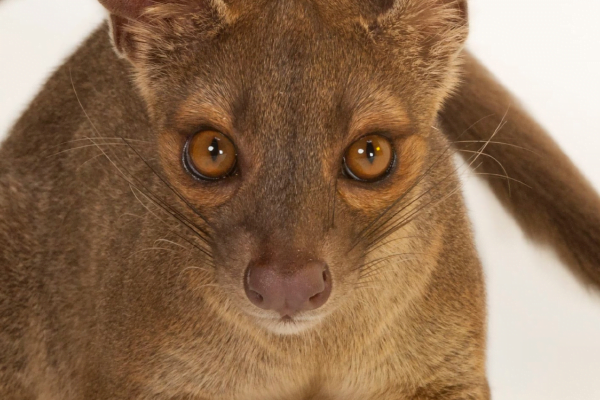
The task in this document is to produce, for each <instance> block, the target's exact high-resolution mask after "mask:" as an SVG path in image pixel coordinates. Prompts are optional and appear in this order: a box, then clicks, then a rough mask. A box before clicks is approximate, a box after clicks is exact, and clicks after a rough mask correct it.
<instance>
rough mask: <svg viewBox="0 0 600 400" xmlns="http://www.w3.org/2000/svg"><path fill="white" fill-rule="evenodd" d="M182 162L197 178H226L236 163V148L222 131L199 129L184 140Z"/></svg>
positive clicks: (210, 179)
mask: <svg viewBox="0 0 600 400" xmlns="http://www.w3.org/2000/svg"><path fill="white" fill-rule="evenodd" d="M183 164H184V166H185V169H186V170H187V171H188V172H189V173H190V174H191V175H192V176H194V177H195V178H197V179H203V180H209V181H213V180H218V179H223V178H227V177H228V176H230V175H231V174H232V173H233V171H234V169H235V167H236V165H237V154H236V149H235V146H234V144H233V142H232V141H231V140H230V139H229V138H228V137H227V136H225V135H223V134H222V133H220V132H217V131H211V130H205V131H200V132H198V133H196V134H194V135H193V136H191V137H190V138H189V139H188V141H187V142H186V144H185V146H184V148H183Z"/></svg>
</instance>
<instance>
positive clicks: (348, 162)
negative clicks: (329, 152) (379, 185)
mask: <svg viewBox="0 0 600 400" xmlns="http://www.w3.org/2000/svg"><path fill="white" fill-rule="evenodd" d="M395 160H396V155H395V152H394V148H393V147H392V144H391V143H390V141H389V140H388V139H387V138H386V137H384V136H381V135H368V136H363V137H362V138H360V139H358V140H357V141H356V142H354V143H353V144H352V145H351V146H350V147H349V148H348V150H346V154H345V155H344V171H345V172H346V174H347V175H348V176H350V177H351V178H353V179H356V180H358V181H366V182H374V181H377V180H380V179H382V178H384V177H385V176H387V174H388V173H389V172H390V170H391V169H392V167H393V166H394V162H395Z"/></svg>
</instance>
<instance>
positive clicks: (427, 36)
mask: <svg viewBox="0 0 600 400" xmlns="http://www.w3.org/2000/svg"><path fill="white" fill-rule="evenodd" d="M369 1H370V2H371V4H372V5H373V7H375V8H376V9H378V10H379V16H378V23H377V25H379V26H381V27H386V26H387V27H390V28H392V29H393V28H396V29H402V30H407V31H411V32H413V33H417V34H418V35H419V36H420V37H421V39H423V40H424V43H425V44H431V45H433V44H434V43H435V42H436V40H442V41H443V42H445V45H448V44H451V43H450V42H451V41H454V42H456V43H459V44H462V43H463V42H464V41H465V39H466V36H467V32H468V29H467V27H468V8H467V0H369ZM404 33H408V32H404Z"/></svg>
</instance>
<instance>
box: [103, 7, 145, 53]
mask: <svg viewBox="0 0 600 400" xmlns="http://www.w3.org/2000/svg"><path fill="white" fill-rule="evenodd" d="M99 1H100V4H102V5H103V6H104V7H105V8H106V9H107V10H108V12H109V13H110V27H111V36H112V40H113V44H114V46H115V50H116V51H117V53H118V54H119V55H121V56H123V57H125V58H130V59H131V56H133V50H134V48H135V46H134V45H135V41H134V40H133V37H132V36H131V34H130V32H129V31H128V27H130V25H131V24H132V22H134V21H138V20H140V19H141V18H142V16H143V15H144V13H145V12H146V10H147V9H149V8H150V7H152V6H153V5H155V4H156V2H155V1H154V0H99Z"/></svg>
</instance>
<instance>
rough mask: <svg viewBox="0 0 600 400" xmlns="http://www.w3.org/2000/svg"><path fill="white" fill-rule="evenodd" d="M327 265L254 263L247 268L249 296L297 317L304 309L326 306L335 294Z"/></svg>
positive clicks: (264, 306) (261, 304) (259, 304)
mask: <svg viewBox="0 0 600 400" xmlns="http://www.w3.org/2000/svg"><path fill="white" fill-rule="evenodd" d="M331 285H332V279H331V274H330V273H329V268H328V267H327V264H326V263H325V262H322V261H310V262H308V263H306V264H304V265H301V266H299V267H296V268H294V269H292V270H289V269H283V268H280V266H277V265H260V264H257V263H251V264H250V265H249V267H248V270H247V271H246V275H245V284H244V287H245V289H246V295H247V296H248V299H249V300H250V302H251V303H252V304H254V305H255V306H256V307H259V308H261V309H264V310H272V311H276V312H277V313H279V315H281V316H282V317H293V316H294V315H295V314H297V313H299V312H301V311H309V310H315V309H317V308H319V307H321V306H323V305H324V304H325V303H326V302H327V300H328V299H329V295H330V294H331Z"/></svg>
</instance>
